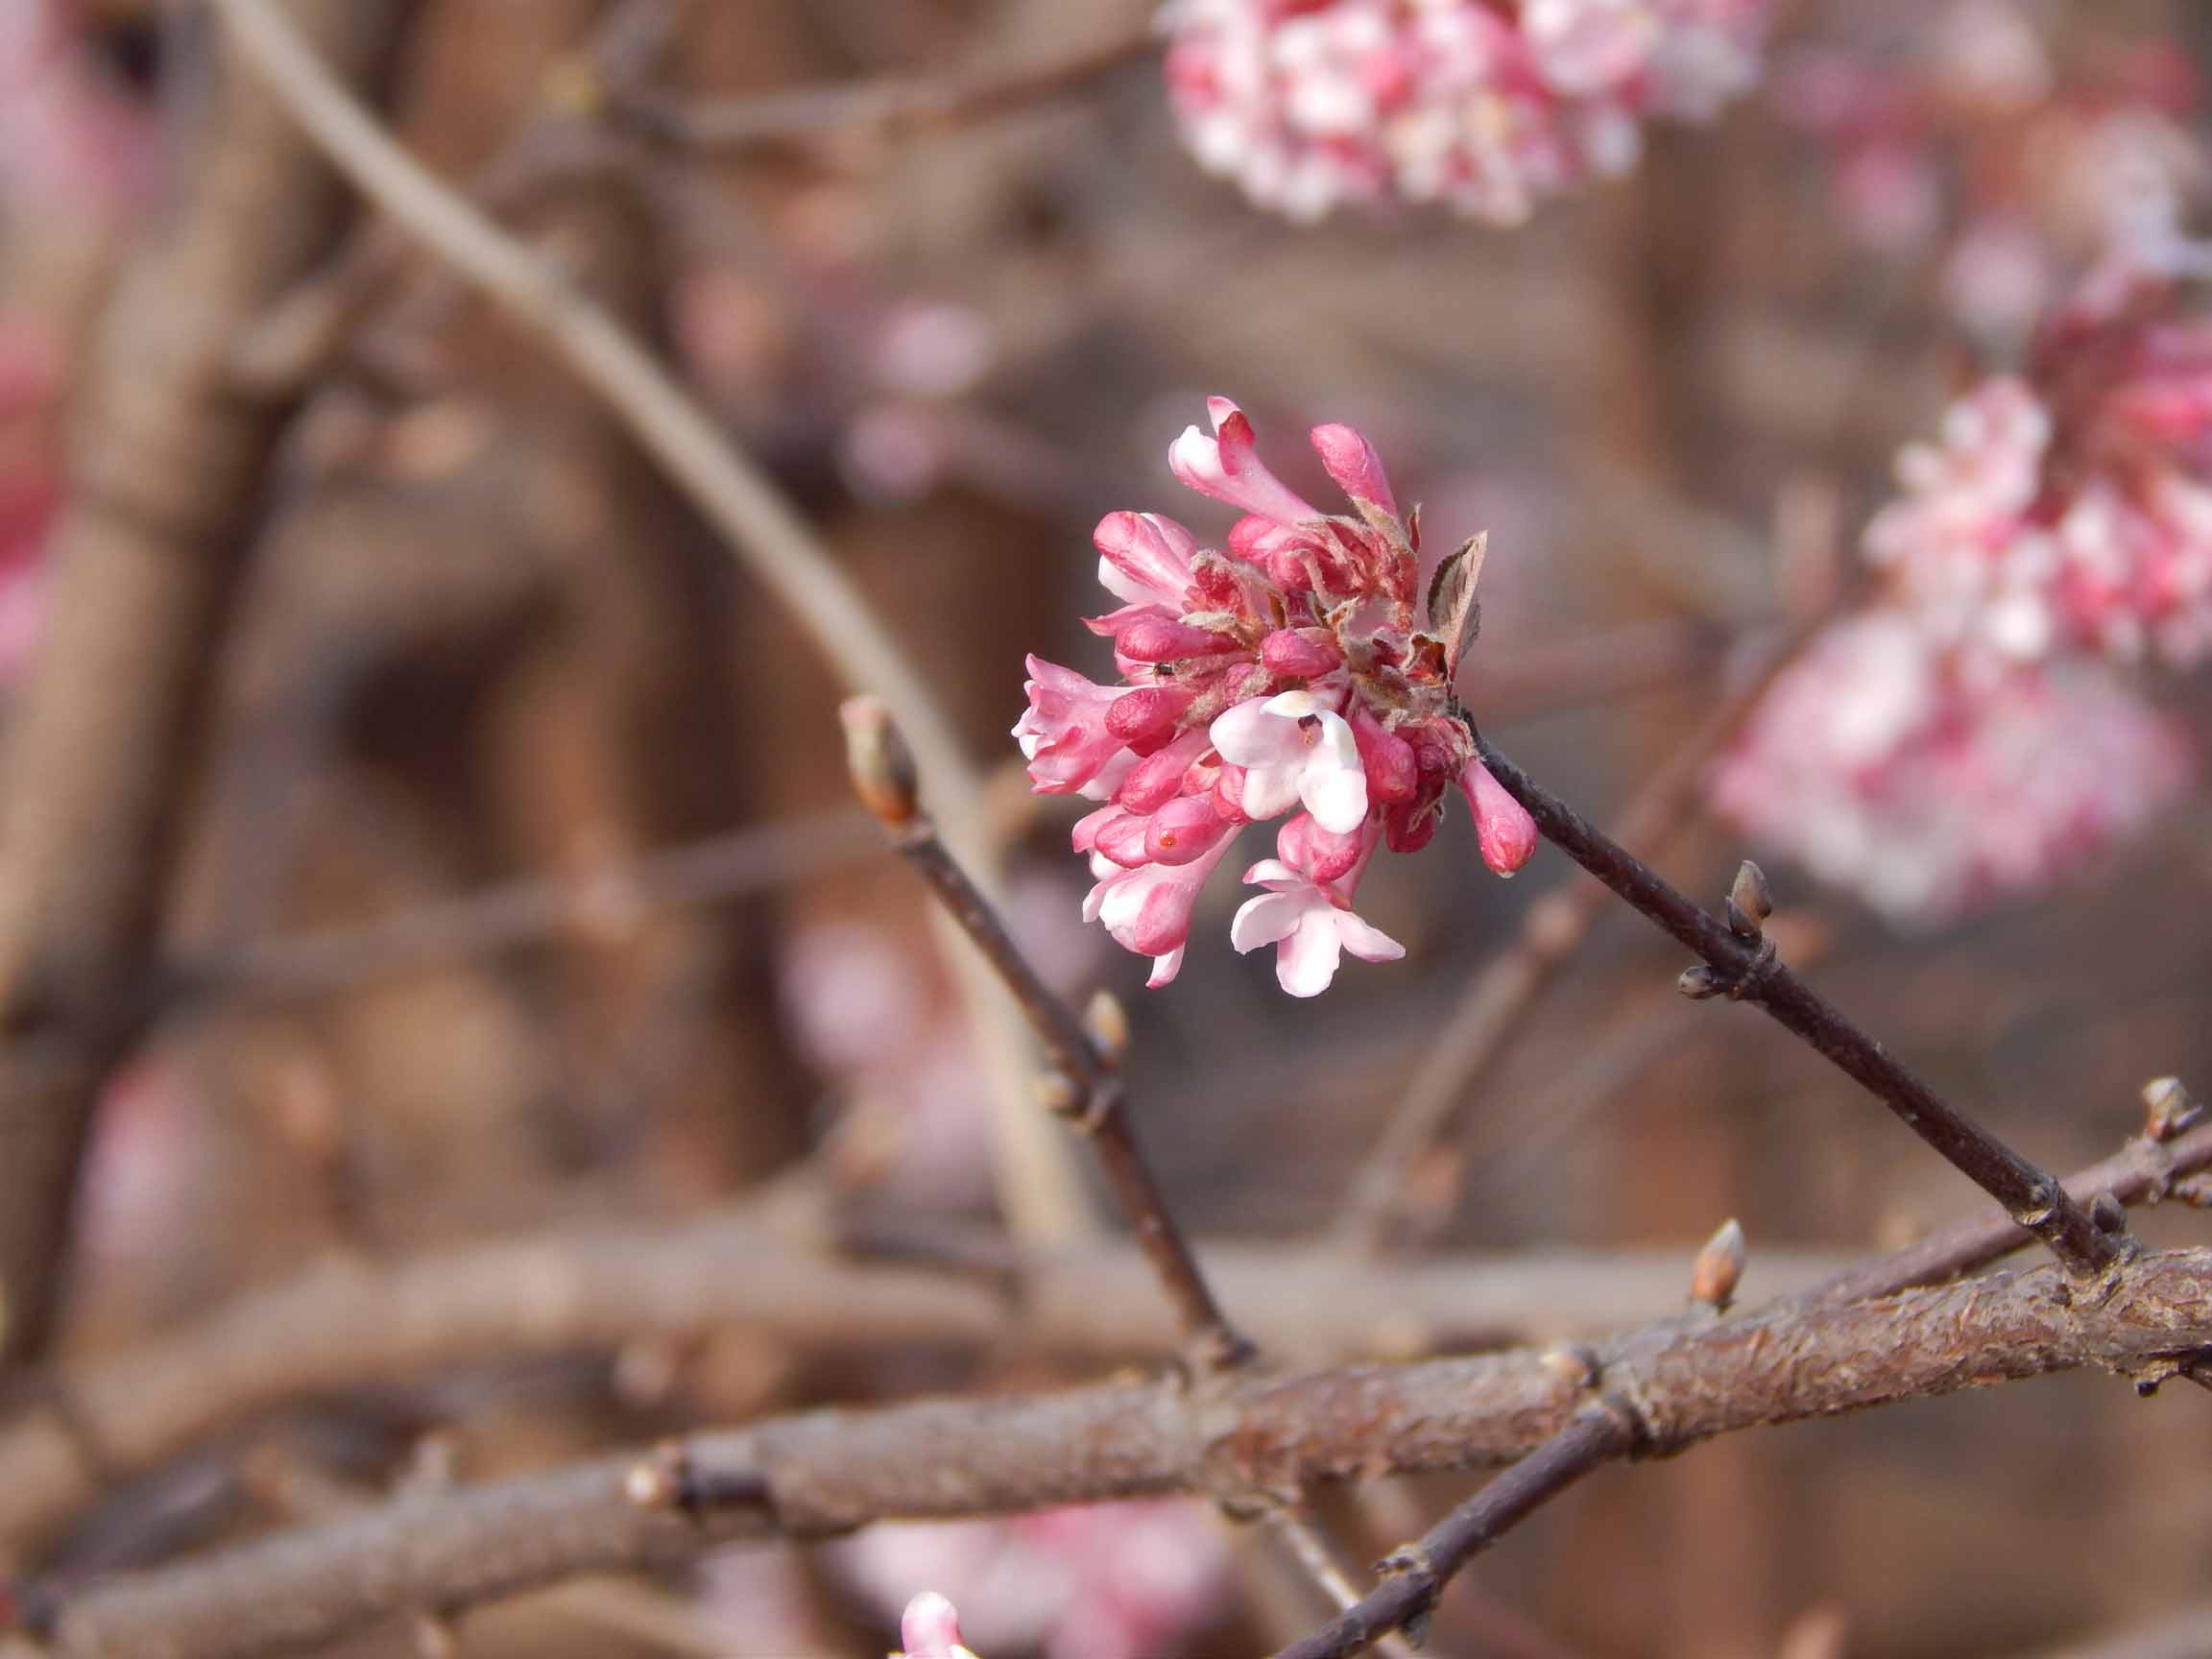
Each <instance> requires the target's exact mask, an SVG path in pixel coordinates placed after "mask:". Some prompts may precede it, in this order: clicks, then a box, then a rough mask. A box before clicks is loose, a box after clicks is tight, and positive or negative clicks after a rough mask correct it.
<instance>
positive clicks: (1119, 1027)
mask: <svg viewBox="0 0 2212 1659" xmlns="http://www.w3.org/2000/svg"><path fill="white" fill-rule="evenodd" d="M1083 1029H1084V1032H1085V1033H1086V1034H1087V1035H1088V1036H1089V1037H1090V1039H1091V1046H1092V1047H1094V1048H1095V1049H1096V1050H1097V1051H1098V1058H1099V1059H1100V1060H1103V1061H1104V1062H1105V1063H1106V1064H1107V1065H1109V1066H1118V1065H1120V1064H1121V1056H1122V1055H1124V1054H1126V1053H1128V1052H1129V1010H1128V1009H1126V1008H1124V1007H1123V1006H1122V1005H1121V998H1118V997H1117V996H1115V995H1114V993H1113V992H1111V991H1096V992H1094V993H1092V996H1091V1000H1090V1002H1089V1003H1088V1004H1087V1005H1086V1006H1085V1007H1084V1010H1083Z"/></svg>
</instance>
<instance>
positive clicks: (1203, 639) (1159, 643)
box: [1114, 616, 1244, 662]
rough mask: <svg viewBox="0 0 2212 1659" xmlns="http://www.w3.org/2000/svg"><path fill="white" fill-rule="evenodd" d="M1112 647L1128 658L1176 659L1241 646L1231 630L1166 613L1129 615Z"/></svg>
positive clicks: (1213, 654) (1225, 651) (1215, 653)
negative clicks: (1196, 625)
mask: <svg viewBox="0 0 2212 1659" xmlns="http://www.w3.org/2000/svg"><path fill="white" fill-rule="evenodd" d="M1114 648H1115V649H1116V650H1117V651H1118V652H1120V654H1121V655H1122V656H1124V657H1126V658H1128V659H1129V660H1130V661H1132V662H1176V661H1182V659H1184V658H1186V657H1219V656H1225V655H1227V654H1229V653H1231V652H1236V651H1241V650H1243V649H1244V645H1243V643H1242V641H1240V640H1239V639H1238V637H1236V636H1235V635H1234V634H1216V633H1214V632H1213V631H1211V630H1209V629H1205V628H1193V627H1191V626H1190V624H1189V623H1188V622H1176V621H1171V620H1170V619H1168V618H1167V617H1166V616H1136V617H1132V618H1131V619H1130V621H1129V623H1128V625H1127V626H1126V627H1124V628H1123V629H1122V630H1121V631H1120V633H1119V634H1118V635H1117V636H1116V637H1115V639H1114Z"/></svg>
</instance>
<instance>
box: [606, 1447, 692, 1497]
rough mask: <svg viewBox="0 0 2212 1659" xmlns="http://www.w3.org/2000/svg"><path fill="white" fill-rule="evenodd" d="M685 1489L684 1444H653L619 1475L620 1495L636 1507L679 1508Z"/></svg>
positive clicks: (688, 1483) (687, 1482) (687, 1488)
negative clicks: (627, 1469)
mask: <svg viewBox="0 0 2212 1659" xmlns="http://www.w3.org/2000/svg"><path fill="white" fill-rule="evenodd" d="M689 1489H690V1480H689V1479H688V1477H687V1474H686V1472H685V1457H684V1448H683V1447H682V1446H681V1445H676V1444H670V1445H666V1446H657V1447H655V1448H654V1449H653V1451H651V1452H650V1453H648V1454H647V1455H645V1456H643V1457H640V1458H639V1459H638V1460H637V1462H635V1463H633V1464H631V1465H630V1472H629V1473H628V1474H627V1475H625V1476H623V1477H622V1492H623V1496H625V1497H626V1498H628V1499H629V1500H630V1502H631V1503H635V1504H636V1505H637V1507H638V1508H640V1509H681V1508H683V1507H684V1506H685V1503H686V1497H685V1494H686V1493H687V1492H688V1491H689Z"/></svg>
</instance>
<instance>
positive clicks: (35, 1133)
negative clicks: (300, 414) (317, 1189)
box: [0, 0, 401, 1357]
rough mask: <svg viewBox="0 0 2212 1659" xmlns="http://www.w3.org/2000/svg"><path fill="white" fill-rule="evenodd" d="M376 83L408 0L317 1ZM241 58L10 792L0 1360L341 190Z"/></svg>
mask: <svg viewBox="0 0 2212 1659" xmlns="http://www.w3.org/2000/svg"><path fill="white" fill-rule="evenodd" d="M299 11H300V19H301V27H302V28H303V29H306V30H309V31H311V32H312V33H313V35H314V36H315V38H316V41H317V44H318V46H319V47H320V48H321V49H322V50H324V51H325V52H327V53H329V54H330V55H331V57H332V60H334V61H335V62H337V63H338V64H339V65H341V68H342V72H344V73H346V74H348V75H349V76H356V77H366V76H368V75H370V74H371V73H373V70H374V69H375V68H376V67H377V66H378V65H379V64H380V62H381V61H382V60H383V59H384V58H385V57H386V55H387V52H388V49H389V47H390V46H391V44H392V43H393V40H394V39H395V37H396V36H397V33H398V32H399V31H398V27H397V19H398V17H399V14H400V12H401V7H400V5H399V4H398V3H397V0H374V3H369V0H362V3H354V0H335V3H332V0H321V3H318V4H315V5H312V6H302V7H301V8H300V9H299ZM241 69H242V65H241V64H240V63H239V62H238V61H237V60H235V59H234V58H233V57H232V56H231V55H230V54H228V53H223V54H219V55H218V58H217V60H216V62H215V64H214V65H213V73H214V76H215V80H216V85H215V87H214V88H213V89H212V93H211V95H210V96H208V97H205V98H204V99H201V100H198V101H197V102H198V103H199V105H200V106H201V108H202V109H203V110H204V116H203V119H202V123H201V125H200V127H199V128H198V130H197V131H196V132H194V133H193V134H192V142H190V143H189V144H188V145H186V146H185V147H184V149H183V151H182V152H181V154H180V167H179V174H180V178H181V179H182V180H183V183H182V186H181V189H180V198H179V200H178V201H176V202H175V203H174V204H171V206H170V208H169V210H168V211H166V212H164V213H163V214H161V215H160V216H159V218H158V227H159V228H158V229H157V230H156V233H155V234H154V236H153V239H152V240H151V241H150V242H149V243H148V245H147V247H146V249H145V251H144V252H143V253H142V254H141V255H140V256H139V257H138V258H137V260H136V261H135V262H134V263H133V264H132V266H131V267H130V268H129V269H128V270H127V271H126V273H125V275H124V278H123V281H122V283H121V286H120V288H119V289H118V291H117V293H116V296H115V299H114V301H113V302H112V303H111V304H110V306H109V308H108V313H107V316H106V318H105V319H104V321H103V325H102V327H101V333H100V339H99V341H98V345H97V348H96V350H95V352H94V356H93V360H92V363H91V366H90V368H89V369H88V371H87V373H86V374H85V377H84V382H83V384H82V386H81V387H80V388H79V391H78V395H77V398H76V406H75V411H74V417H75V427H76V435H75V439H74V441H73V443H72V445H71V447H70V452H69V464H68V466H69V507H68V511H67V512H66V513H65V514H64V516H63V517H62V519H61V522H60V526H59V528H58V530H57V532H56V537H55V543H54V565H55V589H56V591H55V597H54V614H53V622H52V626H51V629H50V631H49V632H48V634H47V636H46V637H45V638H44V639H43V640H42V641H41V643H40V646H39V650H38V655H37V661H36V668H35V671H34V673H33V675H32V678H31V680H30V683H29V685H27V686H26V688H25V691H24V696H23V702H22V706H21V707H20V708H19V709H12V710H11V713H12V719H11V721H10V733H9V746H8V759H7V770H6V779H7V787H6V788H5V789H4V790H0V1031H4V1032H5V1047H4V1049H0V1297H4V1302H5V1310H6V1313H5V1321H6V1323H5V1334H4V1336H0V1343H4V1346H0V1354H4V1355H5V1356H7V1357H20V1356H23V1355H26V1354H30V1353H34V1352H36V1350H37V1349H38V1348H39V1346H40V1345H41V1344H42V1343H43V1342H44V1340H45V1338H46V1336H47V1334H48V1332H49V1329H50V1327H51V1325H52V1324H53V1320H54V1314H55V1310H56V1307H57V1303H58V1297H59V1288H60V1275H61V1273H62V1271H63V1269H64V1267H65V1265H66V1262H67V1261H68V1233H69V1224H70V1216H71V1212H72V1204H73V1196H74V1192H75V1189H76V1185H77V1174H78V1164H79V1161H80V1158H81V1155H82V1152H83V1149H84V1142H85V1137H86V1134H87V1132H88V1129H89V1126H90V1123H91V1118H92V1108H93V1103H94V1101H95V1099H96V1098H97V1096H98V1094H99V1091H100V1089H101V1086H102V1085H103V1083H104V1082H105V1081H106V1079H107V1077H108V1072H109V1071H110V1070H111V1069H112V1068H113V1066H114V1065H115V1063H116V1062H117V1061H118V1060H119V1059H120V1058H121V1056H122V1054H123V1053H124V1051H125V1050H126V1049H127V1047H128V1046H130V1044H131V1043H132V1040H133V1038H134V1035H135V1032H136V1029H137V1025H138V1020H137V1014H138V1011H139V1000H140V998H139V992H140V990H141V982H142V980H143V977H144V975H145V974H146V972H147V970H148V969H149V968H150V967H151V966H152V956H153V951H154V947H155V942H156V932H157V926H158V921H159V915H160V909H161V904H162V900H163V896H164V892H165V889H166V887H167V884H168V873H169V869H170V866H171V862H172V859H173V857H174V854H175V852H176V849H177V847H178V844H179V841H180V831H181V824H182V819H183V817H184V812H185V805H186V802H185V797H186V795H187V785H188V780H189V777H190V774H191V766H190V755H191V750H192V747H193V741H194V738H195V736H196V735H197V733H198V730H199V728H200V726H201V724H202V722H203V721H204V718H205V715H206V713H207V710H208V708H209V706H210V704H211V701H212V695H213V687H214V678H215V676H214V665H215V662H216V660H217V656H218V651H217V647H218V645H219V643H220V640H221V637H222V633H223V629H224V626H225V623H226V621H227V619H228V613H229V611H230V606H231V599H232V595H233V593H234V590H235V587H236V580H237V576H238V573H239V571H240V570H241V568H242V566H243V554H244V551H245V546H246V542H247V541H248V538H249V536H250V533H251V529H252V523H253V519H254V517H255V516H256V514H257V513H258V512H259V509H260V501H261V496H262V489H263V484H264V481H265V479H266V476H267V472H268V468H269V464H270V461H271V458H272V456H273V455H274V453H275V448H276V442H277V439H278V437H279V435H280V434H281V433H282V431H283V429H284V424H285V421H286V420H287V419H288V416H289V409H288V408H287V407H286V406H284V405H282V404H280V403H274V402H265V403H256V402H252V401H247V400H242V399H240V398H238V397H234V396H232V394H231V383H230V364H229V350H230V343H231V340H232V338H233V336H234V335H235V334H236V332H237V331H238V330H239V329H240V328H241V327H243V326H244V325H247V324H248V323H250V322H251V321H252V319H253V318H254V317H255V316H257V315H258V314H259V313H260V312H261V311H262V310H263V309H264V308H265V307H266V306H268V305H269V304H270V303H271V302H272V301H274V300H275V299H276V296H277V295H279V294H281V293H282V292H284V291H285V290H286V289H287V288H288V287H289V286H290V285H291V284H292V283H294V282H296V281H298V280H299V279H300V277H301V276H302V275H303V274H304V273H305V272H307V271H308V270H310V269H311V268H312V267H313V265H314V263H315V261H316V260H317V259H318V258H319V257H320V256H321V254H322V252H323V250H324V246H325V242H326V240H327V239H328V237H329V235H330V233H331V231H332V230H333V229H334V228H335V227H336V223H337V215H338V211H339V209H340V207H341V206H342V198H341V196H340V194H339V192H338V190H337V188H336V181H335V180H334V179H333V178H332V177H331V174H330V172H329V169H328V168H327V167H325V165H324V164H323V163H322V161H321V160H320V159H319V158H318V157H317V156H316V154H315V152H314V151H313V149H312V148H311V147H310V146H308V145H307V144H305V143H304V142H302V141H301V139H300V137H299V136H298V134H297V133H296V132H294V131H293V129H292V127H291V125H290V123H289V122H288V121H287V120H286V119H285V118H284V116H283V113H282V111H281V110H280V109H279V108H278V107H277V106H276V103H275V102H274V101H273V100H270V99H268V98H265V97H262V96H260V95H259V94H258V93H257V92H256V91H255V89H254V87H253V86H252V84H251V83H250V82H248V81H246V80H245V78H244V77H243V76H242V74H241Z"/></svg>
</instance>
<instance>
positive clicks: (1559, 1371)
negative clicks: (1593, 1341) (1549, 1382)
mask: <svg viewBox="0 0 2212 1659" xmlns="http://www.w3.org/2000/svg"><path fill="white" fill-rule="evenodd" d="M1541 1363H1542V1364H1543V1366H1544V1369H1545V1370H1547V1371H1549V1372H1551V1375H1552V1376H1554V1377H1556V1378H1558V1379H1559V1381H1560V1382H1562V1383H1566V1384H1567V1385H1568V1386H1569V1387H1570V1388H1595V1387H1597V1386H1598V1378H1599V1364H1598V1356H1597V1354H1596V1353H1595V1352H1593V1351H1592V1350H1591V1349H1589V1348H1586V1347H1584V1346H1583V1345H1582V1344H1581V1343H1579V1342H1568V1343H1563V1344H1562V1345H1560V1346H1559V1347H1557V1348H1547V1349H1545V1350H1544V1355H1543V1358H1542V1361H1541Z"/></svg>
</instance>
